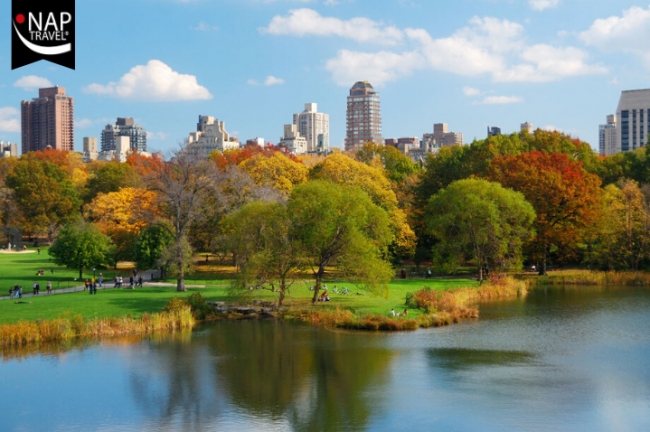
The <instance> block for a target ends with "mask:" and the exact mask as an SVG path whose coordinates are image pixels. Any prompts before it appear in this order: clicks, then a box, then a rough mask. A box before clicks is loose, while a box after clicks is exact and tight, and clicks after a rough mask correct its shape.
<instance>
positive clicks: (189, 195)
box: [148, 149, 218, 291]
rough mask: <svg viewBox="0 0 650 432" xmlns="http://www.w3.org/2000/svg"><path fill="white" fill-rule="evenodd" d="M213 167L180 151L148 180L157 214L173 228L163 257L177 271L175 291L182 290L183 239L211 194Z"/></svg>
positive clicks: (185, 258) (185, 256) (188, 251)
mask: <svg viewBox="0 0 650 432" xmlns="http://www.w3.org/2000/svg"><path fill="white" fill-rule="evenodd" d="M217 171H218V170H217V168H216V166H215V165H214V163H213V162H212V161H209V160H200V159H197V157H196V156H194V155H192V154H191V153H190V152H187V151H185V150H183V149H181V150H179V151H177V152H176V153H175V154H174V157H173V158H172V160H171V161H170V162H168V163H167V164H166V165H165V167H164V168H163V169H162V170H160V171H158V172H156V173H155V174H153V175H152V176H151V177H149V178H148V182H149V189H150V190H152V191H154V192H156V193H157V195H158V203H159V205H160V210H161V214H162V215H163V217H165V218H167V220H168V221H169V222H170V225H171V226H172V227H173V232H172V234H173V237H174V242H173V244H172V245H170V246H169V248H168V249H167V253H166V256H167V257H168V258H170V259H171V258H173V260H172V262H171V264H173V267H174V268H175V269H176V270H177V276H176V289H177V291H186V288H185V271H186V267H187V265H186V264H187V262H188V254H190V256H191V248H190V247H189V243H188V240H187V235H188V233H189V230H190V227H191V226H192V224H193V223H194V222H196V221H197V220H199V219H201V217H202V213H201V212H200V210H201V208H202V206H203V205H204V203H205V202H206V200H207V199H208V197H210V196H211V195H213V194H214V191H215V185H216V182H217Z"/></svg>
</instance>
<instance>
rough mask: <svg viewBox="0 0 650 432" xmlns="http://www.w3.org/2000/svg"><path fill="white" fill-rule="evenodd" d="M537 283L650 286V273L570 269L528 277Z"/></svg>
mask: <svg viewBox="0 0 650 432" xmlns="http://www.w3.org/2000/svg"><path fill="white" fill-rule="evenodd" d="M526 279H527V280H530V281H531V282H532V283H534V284H536V285H610V286H650V273H646V272H641V271H639V272H631V271H630V272H615V271H591V270H570V271H562V272H558V273H554V274H549V275H546V276H530V277H526Z"/></svg>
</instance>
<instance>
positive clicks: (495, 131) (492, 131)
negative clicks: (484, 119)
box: [487, 126, 501, 137]
mask: <svg viewBox="0 0 650 432" xmlns="http://www.w3.org/2000/svg"><path fill="white" fill-rule="evenodd" d="M487 134H488V136H489V137H491V136H497V135H501V128H500V127H497V126H492V127H490V126H488V127H487Z"/></svg>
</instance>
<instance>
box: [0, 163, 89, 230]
mask: <svg viewBox="0 0 650 432" xmlns="http://www.w3.org/2000/svg"><path fill="white" fill-rule="evenodd" d="M5 182H6V185H7V186H8V187H9V188H11V189H12V190H13V198H14V200H15V203H16V205H17V206H18V208H19V209H20V210H21V214H22V215H23V217H24V221H23V227H24V228H25V229H26V230H27V231H29V232H32V233H34V234H41V233H46V234H47V235H48V237H49V238H52V236H53V234H54V233H55V232H56V230H57V229H58V228H59V226H61V225H62V224H64V223H66V222H68V221H70V220H72V219H74V218H76V217H78V215H79V214H80V207H81V200H80V199H79V196H78V194H77V192H76V190H75V188H74V185H73V184H72V180H71V178H70V175H69V174H68V173H67V172H66V171H65V170H63V169H62V168H60V167H58V166H57V165H55V164H53V163H50V162H44V161H42V160H40V159H38V158H37V157H36V155H35V154H34V153H32V152H30V153H27V154H25V155H23V156H21V158H20V161H19V162H18V164H16V166H14V167H13V169H12V170H11V171H10V172H9V173H8V174H7V177H6V180H5Z"/></svg>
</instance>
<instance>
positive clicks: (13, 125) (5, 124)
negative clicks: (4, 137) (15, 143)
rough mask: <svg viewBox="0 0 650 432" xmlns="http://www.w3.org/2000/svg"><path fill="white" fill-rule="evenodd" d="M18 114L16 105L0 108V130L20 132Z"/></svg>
mask: <svg viewBox="0 0 650 432" xmlns="http://www.w3.org/2000/svg"><path fill="white" fill-rule="evenodd" d="M18 114H19V111H18V110H17V109H16V108H14V107H2V108H0V132H20V121H19V120H18Z"/></svg>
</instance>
